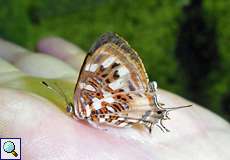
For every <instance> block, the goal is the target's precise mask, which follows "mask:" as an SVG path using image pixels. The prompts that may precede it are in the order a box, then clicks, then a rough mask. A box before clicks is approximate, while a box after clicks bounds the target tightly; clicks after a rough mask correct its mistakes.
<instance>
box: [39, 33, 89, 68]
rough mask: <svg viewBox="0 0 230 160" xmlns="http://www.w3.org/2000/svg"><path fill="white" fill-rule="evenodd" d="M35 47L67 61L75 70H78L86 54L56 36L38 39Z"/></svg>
mask: <svg viewBox="0 0 230 160" xmlns="http://www.w3.org/2000/svg"><path fill="white" fill-rule="evenodd" d="M37 49H38V50H39V51H40V52H43V53H47V54H50V55H53V56H55V57H57V58H59V59H61V60H63V61H65V62H67V63H68V64H70V65H71V66H73V67H74V68H76V69H77V70H80V68H81V65H82V63H83V61H84V58H85V55H86V54H85V52H84V51H83V50H82V49H80V48H79V47H78V46H76V45H74V44H72V43H70V42H67V41H66V40H63V39H61V38H58V37H48V38H44V39H42V40H40V41H39V43H38V45H37Z"/></svg>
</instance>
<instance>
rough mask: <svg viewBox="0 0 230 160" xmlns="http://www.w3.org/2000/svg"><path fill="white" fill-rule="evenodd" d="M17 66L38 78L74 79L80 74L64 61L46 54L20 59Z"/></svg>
mask: <svg viewBox="0 0 230 160" xmlns="http://www.w3.org/2000/svg"><path fill="white" fill-rule="evenodd" d="M15 66H16V67H18V68H19V69H20V70H22V71H23V72H24V73H27V74H29V75H32V76H36V77H43V78H56V79H57V78H69V79H74V78H75V77H76V76H77V74H78V72H77V71H76V70H74V69H73V68H72V67H70V66H69V65H68V64H66V63H64V62H63V61H61V60H59V59H57V58H55V57H52V56H49V55H44V54H31V55H28V56H25V57H23V58H21V59H19V60H18V61H17V62H16V63H15Z"/></svg>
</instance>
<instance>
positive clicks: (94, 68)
mask: <svg viewBox="0 0 230 160" xmlns="http://www.w3.org/2000/svg"><path fill="white" fill-rule="evenodd" d="M97 68H98V64H91V66H90V68H89V71H91V72H95V71H96V70H97Z"/></svg>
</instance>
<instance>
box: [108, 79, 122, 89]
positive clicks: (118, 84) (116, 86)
mask: <svg viewBox="0 0 230 160" xmlns="http://www.w3.org/2000/svg"><path fill="white" fill-rule="evenodd" d="M109 87H110V88H112V89H119V88H124V79H118V80H116V81H114V82H112V83H110V84H109Z"/></svg>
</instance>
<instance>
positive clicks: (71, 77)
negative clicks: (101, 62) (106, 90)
mask: <svg viewBox="0 0 230 160" xmlns="http://www.w3.org/2000/svg"><path fill="white" fill-rule="evenodd" d="M37 48H38V51H39V52H40V53H33V52H31V51H28V50H26V49H24V48H21V47H20V46H17V45H14V44H12V43H9V42H6V41H4V40H0V57H1V59H0V137H21V138H22V159H25V160H30V159H33V160H40V159H42V160H43V159H46V160H49V159H52V160H54V159H57V160H62V159H63V160H66V159H69V160H72V159H73V160H76V159H80V160H81V159H83V160H88V159H95V160H96V159H100V160H101V159H105V160H107V159H108V160H110V159H111V160H123V159H126V160H127V159H138V160H139V159H141V160H168V159H170V160H174V159H175V160H184V159H186V160H206V159H207V160H216V159H218V160H228V159H229V158H230V153H229V148H230V125H229V123H228V122H226V121H225V120H223V119H222V118H220V117H219V116H217V115H216V114H214V113H212V112H210V111H209V110H207V109H205V108H203V107H202V106H199V105H197V104H195V103H193V102H190V101H188V100H186V99H184V98H182V97H180V96H177V95H175V94H173V93H170V92H167V91H165V90H159V91H158V95H159V101H160V102H162V103H164V104H165V106H166V107H176V106H181V105H189V104H192V105H193V106H192V107H190V108H185V109H181V110H176V111H174V112H170V118H171V120H167V121H164V124H165V126H166V127H167V128H168V129H169V130H170V132H168V133H163V132H162V131H161V130H160V129H159V128H157V127H154V128H153V130H152V133H151V134H149V133H148V131H147V130H145V129H140V128H121V129H118V128H108V129H107V130H106V131H105V130H102V129H98V128H94V127H92V126H90V125H89V124H88V123H86V122H84V121H81V120H77V119H74V118H72V117H71V116H70V115H68V114H67V113H66V112H65V103H64V100H63V99H62V98H61V97H60V96H58V95H56V94H55V93H54V92H52V91H50V90H48V89H47V88H46V87H44V86H43V85H41V84H40V83H39V82H40V81H42V80H45V81H48V82H49V79H55V81H56V82H58V84H60V86H61V87H63V89H64V91H65V92H66V93H67V95H68V97H70V96H73V95H72V93H73V89H74V85H75V83H76V80H77V75H78V72H79V70H80V66H81V63H82V61H83V59H84V56H85V54H84V52H83V51H82V50H80V49H79V48H78V47H76V46H74V45H73V44H71V43H69V42H66V41H64V40H62V39H60V38H57V37H49V38H45V39H42V40H41V41H40V42H39V43H38V45H37ZM41 53H45V54H41ZM159 85H160V84H159Z"/></svg>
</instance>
